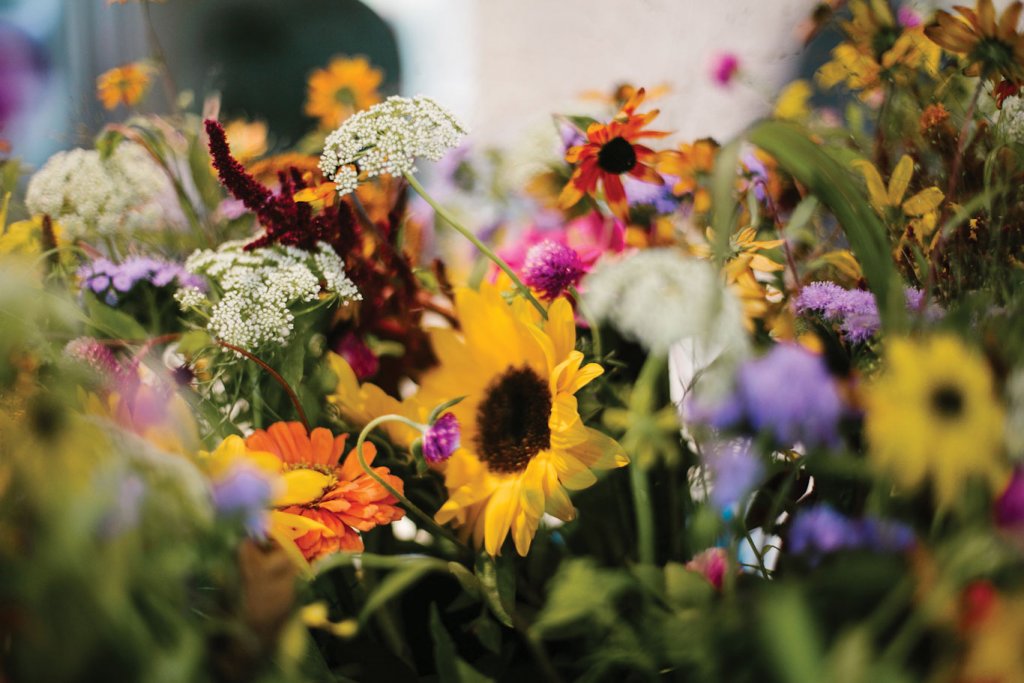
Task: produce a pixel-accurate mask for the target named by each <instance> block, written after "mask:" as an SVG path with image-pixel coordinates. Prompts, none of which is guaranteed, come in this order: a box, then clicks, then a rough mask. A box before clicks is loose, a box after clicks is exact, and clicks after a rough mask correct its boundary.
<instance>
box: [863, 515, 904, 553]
mask: <svg viewBox="0 0 1024 683" xmlns="http://www.w3.org/2000/svg"><path fill="white" fill-rule="evenodd" d="M860 534H861V538H860V544H859V546H860V547H863V548H869V549H871V550H880V551H882V552H902V551H904V550H910V549H911V548H912V547H913V546H914V543H916V540H917V539H916V537H915V536H914V530H913V529H911V528H910V527H909V526H907V525H906V524H903V523H901V522H894V521H890V520H884V519H876V518H874V517H866V518H865V519H863V520H861V522H860Z"/></svg>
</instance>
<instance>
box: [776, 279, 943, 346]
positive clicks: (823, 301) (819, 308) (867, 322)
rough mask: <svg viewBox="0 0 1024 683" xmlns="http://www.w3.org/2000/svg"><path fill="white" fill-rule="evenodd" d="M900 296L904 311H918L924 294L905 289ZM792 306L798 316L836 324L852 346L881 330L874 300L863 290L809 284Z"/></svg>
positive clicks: (823, 284)
mask: <svg viewBox="0 0 1024 683" xmlns="http://www.w3.org/2000/svg"><path fill="white" fill-rule="evenodd" d="M904 296H905V298H906V306H907V309H908V310H911V311H917V310H920V308H921V305H922V303H923V301H924V292H922V291H921V290H919V289H914V288H909V287H908V288H907V289H906V290H904ZM794 306H795V308H796V312H797V313H799V314H807V313H813V314H817V315H820V316H821V317H822V318H824V319H825V320H827V321H829V322H832V323H837V324H838V325H839V329H841V330H842V332H843V335H844V336H845V337H846V338H847V340H849V341H850V342H853V343H862V342H865V341H867V340H868V339H870V338H871V337H873V336H874V335H875V333H876V332H878V328H879V327H881V318H880V317H879V315H878V304H876V303H875V297H874V295H873V294H872V293H871V292H869V291H867V290H863V289H844V288H842V287H840V286H839V285H837V284H835V283H834V282H812V283H811V284H809V285H807V286H805V287H804V288H803V289H802V290H801V291H800V295H799V296H798V297H797V298H796V301H795V302H794Z"/></svg>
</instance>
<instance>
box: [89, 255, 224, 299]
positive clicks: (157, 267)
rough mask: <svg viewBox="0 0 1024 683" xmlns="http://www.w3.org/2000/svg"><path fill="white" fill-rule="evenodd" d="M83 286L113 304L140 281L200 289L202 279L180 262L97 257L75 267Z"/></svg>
mask: <svg viewBox="0 0 1024 683" xmlns="http://www.w3.org/2000/svg"><path fill="white" fill-rule="evenodd" d="M78 277H79V278H80V279H81V281H82V289H87V290H89V291H91V292H92V293H94V294H96V295H97V296H101V297H102V298H103V299H104V301H106V302H107V303H108V304H109V305H111V306H116V305H117V304H118V302H119V301H120V298H121V295H123V294H125V293H127V292H130V291H131V290H132V289H133V288H134V287H135V286H136V285H138V284H139V283H141V282H144V283H148V284H151V285H153V286H154V287H158V288H161V287H169V286H174V287H185V286H188V287H198V288H200V289H203V288H204V286H205V283H204V282H203V280H202V278H200V277H197V276H195V275H193V274H192V273H189V272H188V271H187V270H185V269H184V268H183V267H182V266H181V265H180V264H178V263H174V262H172V261H164V260H162V259H157V258H151V257H149V256H131V257H129V258H127V259H125V260H124V261H123V262H121V263H114V262H113V261H110V260H108V259H105V258H98V259H95V260H94V261H92V262H91V263H87V264H85V265H84V266H82V267H81V268H80V269H79V270H78Z"/></svg>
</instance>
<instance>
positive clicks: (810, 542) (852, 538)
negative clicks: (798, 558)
mask: <svg viewBox="0 0 1024 683" xmlns="http://www.w3.org/2000/svg"><path fill="white" fill-rule="evenodd" d="M914 543H915V537H914V532H913V530H912V529H911V528H910V527H908V526H907V525H905V524H902V523H900V522H894V521H889V520H881V519H877V518H875V517H866V518H864V519H860V520H856V519H850V518H849V517H846V516H844V515H842V514H840V513H839V512H837V511H836V510H834V509H833V508H832V507H831V506H830V505H828V504H827V503H821V504H819V505H815V506H813V507H810V508H808V509H806V510H803V511H801V512H800V513H798V514H797V516H796V517H795V518H794V519H793V524H792V526H791V527H790V531H789V549H790V550H791V551H792V552H793V553H795V554H797V555H808V556H810V557H811V558H812V559H818V558H820V557H821V556H822V555H827V554H828V553H834V552H837V551H840V550H875V551H879V552H903V551H905V550H909V549H910V548H912V547H913V545H914Z"/></svg>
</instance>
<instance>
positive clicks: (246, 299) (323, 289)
mask: <svg viewBox="0 0 1024 683" xmlns="http://www.w3.org/2000/svg"><path fill="white" fill-rule="evenodd" d="M244 246H245V242H244V241H236V242H226V243H224V244H223V245H221V246H220V247H219V248H218V249H217V250H216V251H214V250H211V249H202V250H199V251H196V252H193V253H192V255H191V256H189V258H188V260H187V261H186V262H185V269H186V270H188V271H189V272H190V273H193V274H195V275H199V276H202V277H205V278H206V279H207V281H208V282H209V284H210V289H211V292H212V294H211V295H210V297H208V296H207V295H206V294H204V293H203V292H202V291H200V290H199V289H196V288H195V287H184V288H181V289H179V290H178V291H177V292H176V293H175V298H176V299H177V301H178V304H179V305H180V306H181V308H182V310H186V311H187V310H189V309H198V310H200V311H203V312H204V313H205V314H207V315H208V316H209V322H208V323H207V330H208V331H209V332H210V334H212V335H213V336H214V337H215V338H217V339H219V340H221V341H224V342H227V343H228V344H232V345H234V346H238V347H240V348H242V349H244V350H246V351H250V352H256V351H259V350H260V349H263V348H267V347H270V346H275V347H277V346H283V345H284V344H286V343H287V341H288V338H289V337H290V336H291V333H292V330H293V329H294V327H295V313H296V311H295V308H296V307H297V306H298V305H301V304H303V303H310V302H313V301H317V300H318V299H320V298H321V295H328V296H331V297H333V298H336V299H339V300H342V301H357V300H359V299H361V298H362V296H361V295H360V294H359V290H358V289H356V286H355V284H353V283H352V281H351V280H350V279H349V278H348V276H346V275H345V266H344V263H343V262H342V260H341V258H340V257H339V256H338V254H337V253H336V252H335V251H334V249H333V248H332V247H331V246H330V245H329V244H326V243H324V242H318V243H317V250H316V251H315V252H312V253H310V252H307V251H303V250H302V249H297V248H295V247H290V246H281V245H274V246H269V247H262V248H259V249H253V250H251V251H246V250H245V249H244Z"/></svg>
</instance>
